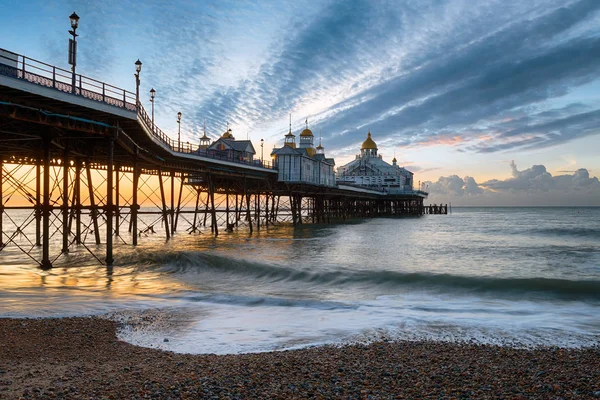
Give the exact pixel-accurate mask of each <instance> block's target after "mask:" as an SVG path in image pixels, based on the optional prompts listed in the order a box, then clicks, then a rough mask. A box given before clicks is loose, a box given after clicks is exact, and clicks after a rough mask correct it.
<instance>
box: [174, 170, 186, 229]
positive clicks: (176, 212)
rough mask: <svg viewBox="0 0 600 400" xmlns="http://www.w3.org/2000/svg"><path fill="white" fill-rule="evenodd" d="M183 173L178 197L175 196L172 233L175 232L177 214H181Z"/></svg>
mask: <svg viewBox="0 0 600 400" xmlns="http://www.w3.org/2000/svg"><path fill="white" fill-rule="evenodd" d="M184 179H185V178H184V176H183V172H182V173H181V175H180V180H179V196H177V209H176V210H175V222H174V223H173V232H175V231H176V230H177V223H178V222H179V214H180V213H181V195H182V194H183V180H184Z"/></svg>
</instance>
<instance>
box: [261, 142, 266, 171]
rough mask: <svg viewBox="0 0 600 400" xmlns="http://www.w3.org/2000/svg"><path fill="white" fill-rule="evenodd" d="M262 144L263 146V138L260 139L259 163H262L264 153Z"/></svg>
mask: <svg viewBox="0 0 600 400" xmlns="http://www.w3.org/2000/svg"><path fill="white" fill-rule="evenodd" d="M264 146H265V139H260V164H261V165H262V164H263V162H264V161H263V155H264Z"/></svg>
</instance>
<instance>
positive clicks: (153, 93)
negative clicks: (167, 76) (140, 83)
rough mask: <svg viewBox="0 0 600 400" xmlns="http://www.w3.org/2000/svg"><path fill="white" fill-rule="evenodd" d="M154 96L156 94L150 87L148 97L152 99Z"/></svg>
mask: <svg viewBox="0 0 600 400" xmlns="http://www.w3.org/2000/svg"><path fill="white" fill-rule="evenodd" d="M154 96H156V90H154V88H152V89H150V98H151V99H154Z"/></svg>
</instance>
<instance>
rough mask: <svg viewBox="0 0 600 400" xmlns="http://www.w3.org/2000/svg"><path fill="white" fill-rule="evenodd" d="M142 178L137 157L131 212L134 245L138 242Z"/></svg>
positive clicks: (134, 164)
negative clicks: (140, 184) (139, 199)
mask: <svg viewBox="0 0 600 400" xmlns="http://www.w3.org/2000/svg"><path fill="white" fill-rule="evenodd" d="M139 180H140V170H139V169H138V166H137V159H136V160H135V161H134V162H133V182H132V186H133V193H132V194H131V213H130V222H131V223H130V227H131V229H130V230H129V232H130V233H131V235H132V236H131V242H132V244H133V245H134V246H137V244H138V228H137V222H138V210H139V208H140V207H139V206H138V183H139Z"/></svg>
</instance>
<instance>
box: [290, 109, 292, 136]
mask: <svg viewBox="0 0 600 400" xmlns="http://www.w3.org/2000/svg"><path fill="white" fill-rule="evenodd" d="M290 133H292V113H290Z"/></svg>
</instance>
